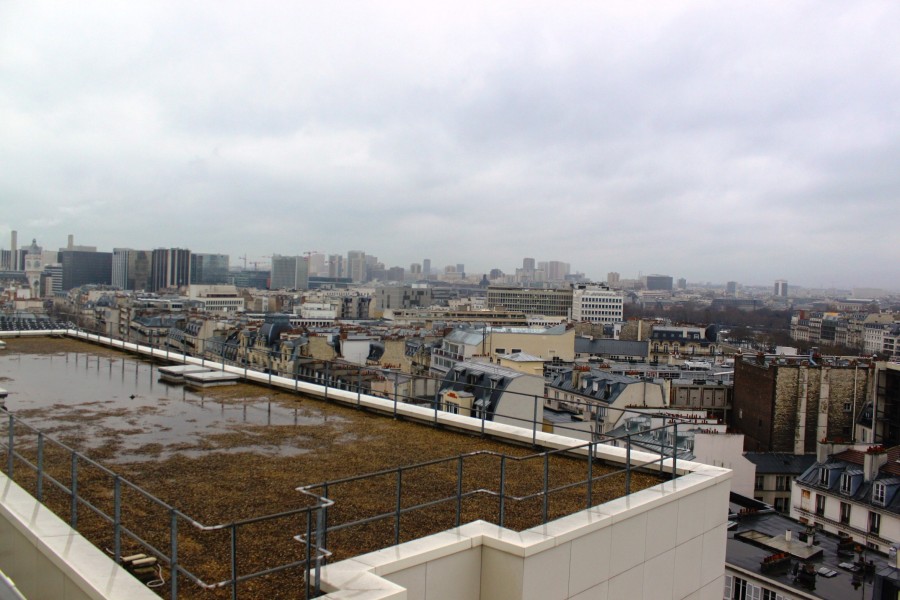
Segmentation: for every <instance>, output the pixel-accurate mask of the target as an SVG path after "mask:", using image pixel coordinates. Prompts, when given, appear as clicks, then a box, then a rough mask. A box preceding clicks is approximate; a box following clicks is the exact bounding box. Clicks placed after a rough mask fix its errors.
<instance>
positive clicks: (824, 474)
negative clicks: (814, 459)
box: [819, 467, 828, 485]
mask: <svg viewBox="0 0 900 600" xmlns="http://www.w3.org/2000/svg"><path fill="white" fill-rule="evenodd" d="M819 485H828V469H826V468H825V467H819Z"/></svg>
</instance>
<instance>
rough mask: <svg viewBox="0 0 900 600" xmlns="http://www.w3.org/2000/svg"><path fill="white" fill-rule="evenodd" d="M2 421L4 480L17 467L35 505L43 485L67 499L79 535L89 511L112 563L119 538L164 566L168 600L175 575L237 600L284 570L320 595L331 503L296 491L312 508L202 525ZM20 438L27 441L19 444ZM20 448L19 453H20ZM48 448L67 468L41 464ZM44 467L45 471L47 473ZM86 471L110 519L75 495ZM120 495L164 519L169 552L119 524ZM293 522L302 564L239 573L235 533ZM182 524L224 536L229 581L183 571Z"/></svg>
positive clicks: (38, 434)
mask: <svg viewBox="0 0 900 600" xmlns="http://www.w3.org/2000/svg"><path fill="white" fill-rule="evenodd" d="M3 412H5V411H3ZM6 417H7V418H6V419H4V421H5V423H6V432H5V433H6V435H4V436H3V441H0V447H2V448H4V450H5V454H6V474H7V476H8V477H9V478H10V479H13V480H15V479H14V476H15V474H16V473H17V472H18V469H17V468H16V467H17V465H24V466H25V467H26V468H27V469H28V470H30V471H31V472H33V474H34V477H35V498H36V499H37V500H38V501H39V502H44V500H45V497H46V496H47V490H46V489H45V485H47V484H49V485H50V486H52V489H56V490H58V491H60V492H62V493H63V494H65V495H66V496H67V497H68V505H69V506H68V508H69V510H68V513H69V514H68V522H69V525H70V526H71V527H72V528H73V529H76V530H77V529H78V521H79V513H80V510H81V509H82V508H85V509H87V510H89V511H90V513H91V514H93V515H95V516H97V517H99V518H100V519H102V520H103V521H104V522H105V523H106V524H107V525H109V526H111V528H112V537H113V549H112V550H111V551H110V553H111V554H112V556H113V559H114V560H115V561H116V562H117V563H120V562H121V558H122V541H123V537H124V538H126V539H128V540H131V541H132V542H134V543H135V544H137V545H138V546H140V547H141V548H142V549H143V550H144V551H146V552H148V553H150V554H151V555H153V556H155V557H156V558H157V559H159V560H160V561H162V562H163V563H165V564H166V565H168V568H169V594H170V598H172V599H173V600H175V599H177V598H178V589H179V575H180V576H183V577H184V578H186V579H187V580H189V581H191V582H193V583H194V584H196V585H198V586H200V587H202V588H205V589H218V588H230V589H231V597H232V598H234V599H236V598H238V591H239V584H240V583H243V582H245V581H249V580H251V579H256V578H258V577H262V576H265V575H271V574H274V573H278V572H281V571H285V570H287V569H297V568H302V569H303V572H304V585H303V597H304V598H314V597H316V596H318V595H319V571H320V568H321V566H322V564H323V562H324V560H325V559H326V558H327V557H328V556H329V553H328V551H327V550H326V549H325V547H324V545H323V543H322V540H324V537H325V532H324V525H325V510H326V509H327V508H328V507H329V506H331V505H332V504H333V502H332V501H331V500H329V499H327V498H320V497H318V496H316V495H314V494H310V493H307V492H305V491H303V490H300V491H301V493H303V494H305V495H306V496H308V497H310V498H311V500H312V502H313V504H312V505H311V506H306V507H303V508H297V509H294V510H289V511H285V512H280V513H276V514H269V515H263V516H259V517H253V518H249V519H244V520H239V521H232V522H229V523H222V524H217V525H204V524H203V523H201V522H199V521H197V520H196V519H193V518H191V517H190V516H188V515H186V514H185V513H183V512H181V511H180V510H178V509H177V508H175V507H174V506H172V505H170V504H169V503H167V502H165V501H163V500H160V499H159V498H157V497H156V496H154V495H153V494H151V493H150V492H148V491H146V490H145V489H143V488H142V487H140V486H139V485H137V484H135V483H133V482H131V481H129V480H127V479H125V478H124V477H122V476H120V475H119V474H117V473H115V472H114V471H112V470H110V469H108V468H106V467H104V466H103V465H101V464H100V463H98V462H96V461H94V460H92V459H90V458H88V457H87V456H85V455H84V454H82V453H80V452H77V451H76V450H74V449H72V448H71V447H69V446H67V445H66V444H63V443H61V442H59V441H57V440H54V439H53V438H52V437H50V436H48V435H46V434H44V433H43V432H42V431H40V430H39V429H37V428H35V427H32V426H31V425H29V424H27V423H26V422H24V421H23V420H22V419H19V418H17V417H16V416H15V415H13V414H11V413H8V412H7V413H6ZM17 430H18V433H17ZM28 434H31V439H27V436H28ZM22 438H26V439H25V440H23V439H22ZM20 448H22V450H20ZM53 448H56V449H59V450H61V451H62V453H63V455H64V456H65V458H64V462H66V463H67V464H65V465H62V466H60V465H58V464H56V465H52V466H51V465H47V464H46V463H47V454H48V450H50V449H53ZM26 453H27V454H26ZM17 461H18V462H17ZM48 466H49V467H50V468H48ZM86 467H89V468H92V469H96V470H97V471H99V472H100V474H102V475H104V476H105V477H106V478H108V479H109V480H111V491H112V497H113V500H112V514H110V513H109V512H107V510H108V509H106V510H104V508H102V507H101V506H99V504H100V502H99V501H98V500H96V499H94V500H92V498H89V497H88V496H87V495H85V494H84V493H83V492H81V491H80V490H79V473H80V472H81V471H82V470H83V469H84V468H86ZM60 469H62V470H63V472H65V471H67V472H66V475H67V477H63V476H61V475H59V472H60ZM54 472H55V473H57V475H56V476H54V475H53V474H51V473H54ZM66 479H67V481H66ZM104 491H105V492H107V493H108V492H109V491H110V487H105V488H104ZM124 492H133V493H135V494H137V496H138V498H141V499H143V500H145V501H146V502H148V503H149V504H150V505H151V506H152V507H155V508H156V509H158V510H159V511H161V513H163V514H165V515H166V517H167V519H168V526H169V535H168V544H167V545H168V548H165V547H160V544H159V543H158V542H157V543H156V544H154V542H151V541H150V540H148V539H146V537H142V534H141V533H139V532H137V531H135V530H134V528H133V527H129V526H127V525H126V524H125V522H124V521H125V520H124V519H123V509H125V510H126V511H127V505H126V503H125V501H124V500H123V493H124ZM291 518H293V519H291ZM297 518H299V519H300V520H301V521H305V523H304V527H303V529H304V530H305V533H304V534H301V536H299V537H298V538H297V539H299V540H300V541H302V543H303V546H304V550H305V552H304V558H303V559H301V560H296V561H292V562H289V563H285V564H280V565H276V566H273V567H269V568H266V569H262V570H258V571H254V572H251V573H241V572H240V570H239V567H238V564H239V561H238V556H239V554H240V549H239V545H238V540H239V532H240V531H241V529H242V528H244V527H247V526H250V525H254V524H258V523H263V522H267V521H275V520H282V519H291V520H292V521H293V520H296V519H297ZM182 523H186V524H187V525H189V526H190V527H191V528H193V529H195V530H197V531H199V532H201V533H210V532H217V531H227V532H228V536H229V549H228V556H229V568H230V577H228V578H227V579H222V580H219V581H214V582H211V583H208V582H206V581H204V580H203V579H202V578H201V576H199V575H197V574H195V573H193V572H191V571H190V570H188V569H187V568H186V567H185V566H184V564H183V563H182V561H181V558H180V556H179V531H180V529H179V526H180V524H182ZM143 535H146V534H143Z"/></svg>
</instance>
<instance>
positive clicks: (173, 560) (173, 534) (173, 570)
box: [169, 508, 178, 600]
mask: <svg viewBox="0 0 900 600" xmlns="http://www.w3.org/2000/svg"><path fill="white" fill-rule="evenodd" d="M169 583H170V586H169V598H170V600H177V598H178V513H176V512H175V509H174V508H171V509H169Z"/></svg>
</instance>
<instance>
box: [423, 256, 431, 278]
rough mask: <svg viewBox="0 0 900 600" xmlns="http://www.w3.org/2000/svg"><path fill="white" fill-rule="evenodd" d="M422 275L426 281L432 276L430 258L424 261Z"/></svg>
mask: <svg viewBox="0 0 900 600" xmlns="http://www.w3.org/2000/svg"><path fill="white" fill-rule="evenodd" d="M422 275H423V276H424V277H425V279H428V278H429V276H430V275H431V259H430V258H426V259H425V260H423V261H422Z"/></svg>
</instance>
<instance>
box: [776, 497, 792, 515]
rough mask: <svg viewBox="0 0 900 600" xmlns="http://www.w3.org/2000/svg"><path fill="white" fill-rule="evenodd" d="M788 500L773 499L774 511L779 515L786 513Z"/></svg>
mask: <svg viewBox="0 0 900 600" xmlns="http://www.w3.org/2000/svg"><path fill="white" fill-rule="evenodd" d="M788 500H789V499H788V498H775V510H777V511H778V512H780V513H786V512H788Z"/></svg>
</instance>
